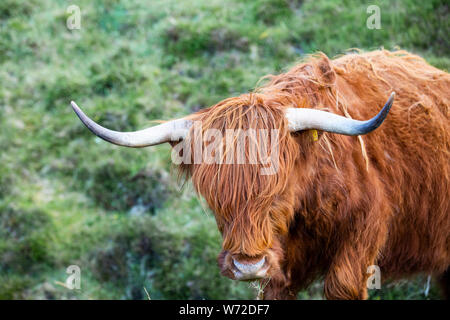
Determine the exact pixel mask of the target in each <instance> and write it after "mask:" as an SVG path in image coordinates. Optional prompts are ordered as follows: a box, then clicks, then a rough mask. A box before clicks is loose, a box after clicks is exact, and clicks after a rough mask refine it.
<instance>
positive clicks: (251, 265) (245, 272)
mask: <svg viewBox="0 0 450 320" xmlns="http://www.w3.org/2000/svg"><path fill="white" fill-rule="evenodd" d="M232 261H233V265H232V266H231V272H232V273H233V275H234V278H235V279H236V280H255V279H261V278H264V277H266V275H267V271H268V269H269V266H268V264H267V263H266V258H265V257H263V258H262V259H261V260H259V261H256V262H244V261H238V260H237V259H235V258H233V259H232Z"/></svg>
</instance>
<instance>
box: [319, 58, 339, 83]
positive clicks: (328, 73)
mask: <svg viewBox="0 0 450 320" xmlns="http://www.w3.org/2000/svg"><path fill="white" fill-rule="evenodd" d="M314 73H315V76H316V77H317V80H319V83H320V84H322V85H324V86H333V85H334V84H335V83H336V72H335V71H334V68H333V62H332V61H330V59H328V57H327V56H326V55H325V54H323V53H321V54H320V55H319V57H318V58H317V60H316V63H315V64H314Z"/></svg>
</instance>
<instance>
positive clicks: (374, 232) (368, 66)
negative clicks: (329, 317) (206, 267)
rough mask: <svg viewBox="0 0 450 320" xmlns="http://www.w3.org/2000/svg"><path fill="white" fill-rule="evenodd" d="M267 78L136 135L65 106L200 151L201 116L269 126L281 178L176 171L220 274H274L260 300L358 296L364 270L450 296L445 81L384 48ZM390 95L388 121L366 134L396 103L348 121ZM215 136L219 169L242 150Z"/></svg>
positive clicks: (212, 168) (206, 169)
mask: <svg viewBox="0 0 450 320" xmlns="http://www.w3.org/2000/svg"><path fill="white" fill-rule="evenodd" d="M268 78H269V81H268V83H267V84H266V85H264V86H263V87H261V88H259V89H258V90H256V91H255V92H253V93H249V94H244V95H241V96H239V97H235V98H230V99H226V100H224V101H222V102H220V103H218V104H217V105H215V106H213V107H210V108H208V109H205V110H201V111H199V112H197V113H195V114H193V115H191V116H189V117H187V118H184V119H179V120H174V121H169V122H166V123H164V124H161V125H159V126H156V127H153V128H149V129H146V130H143V131H138V132H133V133H119V132H115V131H111V130H108V129H105V128H103V127H101V126H99V125H97V124H96V123H94V122H93V121H92V120H90V119H89V118H87V116H86V115H84V114H83V113H82V111H81V110H80V109H79V108H78V107H77V106H76V105H75V104H74V103H72V105H73V107H74V109H75V111H76V112H77V114H78V116H79V117H80V119H81V120H82V121H83V122H84V123H85V124H86V125H87V126H88V127H89V128H90V129H91V130H92V131H93V132H94V133H95V134H97V135H98V136H100V137H102V138H103V139H105V140H107V141H110V142H112V143H115V144H119V145H125V146H129V147H144V146H148V145H154V144H158V143H162V142H172V144H173V145H175V143H174V141H178V140H180V139H182V138H184V145H188V144H191V143H192V144H193V145H194V144H195V143H197V142H198V137H197V136H196V135H195V134H194V131H195V130H194V129H192V128H193V126H192V123H193V122H192V121H196V120H198V121H201V124H202V128H201V131H200V132H201V133H206V131H207V130H208V129H216V131H218V132H219V133H225V132H226V130H227V129H242V130H245V129H267V130H269V129H271V131H270V134H268V135H267V137H269V138H268V141H270V142H272V141H275V142H276V146H277V147H278V150H279V152H278V153H273V152H271V153H270V154H269V153H268V154H266V156H268V155H273V154H275V155H276V156H277V158H276V162H277V166H276V173H275V174H261V171H260V170H261V168H263V167H267V163H250V162H246V163H241V164H235V163H225V162H224V161H222V162H221V161H218V162H213V163H210V162H208V163H206V162H204V161H203V162H201V161H200V162H198V161H197V163H193V162H195V161H187V162H186V161H185V162H184V163H181V164H180V166H179V167H180V169H181V172H182V173H184V174H186V175H187V176H190V177H191V178H192V182H193V184H194V186H195V188H196V190H197V191H198V192H199V193H200V194H201V195H202V196H203V197H204V198H205V199H206V201H207V202H208V204H209V206H210V207H211V209H212V210H213V211H214V213H215V217H216V221H217V225H218V227H219V229H220V232H221V233H222V236H223V251H222V252H221V253H220V255H219V258H218V262H219V266H220V268H221V271H222V274H224V275H225V276H227V277H230V278H232V279H238V280H251V279H258V278H259V279H261V278H262V279H264V278H266V279H270V281H268V284H267V286H266V287H265V293H264V298H267V299H290V298H295V297H296V294H297V292H298V291H299V290H300V289H302V288H305V287H306V286H308V285H309V284H310V283H311V282H312V281H313V280H314V279H316V278H318V277H324V293H325V296H326V298H329V299H365V298H366V297H367V284H366V282H367V279H368V277H369V275H370V273H368V267H369V266H371V265H378V266H379V267H380V270H381V275H382V278H383V279H395V278H399V277H405V276H410V275H414V274H417V273H426V274H433V275H435V276H436V277H437V278H439V279H440V282H441V284H442V286H443V288H444V291H446V294H447V297H448V295H449V294H450V292H449V291H450V268H449V267H450V200H449V190H450V165H449V159H450V158H449V155H450V125H449V102H450V100H449V99H450V94H449V92H450V75H449V74H448V73H445V72H443V71H440V70H438V69H436V68H434V67H432V66H430V65H428V64H427V63H426V62H425V61H424V60H423V59H422V58H420V57H418V56H415V55H412V54H410V53H408V52H405V51H397V52H389V51H384V50H382V51H374V52H370V53H364V54H349V55H344V56H342V57H339V58H337V59H335V60H329V59H328V58H327V57H326V56H325V55H324V54H317V55H315V56H311V57H309V58H308V59H307V60H306V61H305V62H304V63H301V64H299V65H297V66H295V67H294V68H292V69H291V70H289V71H288V72H286V73H284V74H281V75H278V76H270V77H268ZM393 91H395V92H396V94H397V95H396V100H395V103H394V105H393V107H392V110H391V111H390V113H389V115H388V116H387V118H386V121H385V123H384V124H383V125H382V126H381V127H380V128H379V129H378V130H375V131H373V132H372V133H370V134H368V135H365V136H364V137H362V136H361V135H362V134H366V133H368V132H370V131H372V130H374V129H375V128H376V127H378V126H379V125H380V124H381V122H382V121H383V119H384V117H385V116H386V114H387V112H388V111H389V108H390V106H391V104H392V98H391V99H390V100H389V101H388V103H387V104H386V106H385V108H383V110H382V111H381V112H380V113H379V114H378V115H377V116H376V117H374V118H372V119H371V120H369V121H366V122H362V121H356V120H351V119H350V118H353V119H368V118H370V117H372V116H374V115H375V114H377V112H378V111H379V108H380V106H381V105H383V103H384V102H385V99H386V97H387V96H388V95H389V94H390V93H391V92H393ZM392 97H393V96H392ZM319 109H321V110H326V111H328V112H325V111H319ZM337 115H340V116H337ZM189 128H190V129H189ZM188 129H189V131H188V133H186V132H187V130H188ZM272 129H274V130H272ZM261 135H262V133H260V134H259V136H261ZM275 135H276V136H275ZM219 137H221V136H220V135H219ZM215 139H216V138H215ZM215 139H214V140H215ZM220 139H222V141H216V142H222V144H219V146H221V147H219V148H218V149H217V148H216V150H215V152H213V153H212V155H213V156H214V157H216V158H218V159H219V160H224V157H225V154H227V153H228V151H230V150H232V149H233V148H235V147H241V146H239V145H237V141H238V140H239V139H232V140H227V139H225V138H223V136H222V138H219V140H220ZM212 141H213V140H212V139H211V140H208V141H206V142H205V141H202V142H201V143H202V149H201V150H205V149H206V148H207V147H208V146H209V145H210V143H212ZM258 141H262V140H258ZM268 141H266V144H267V143H268ZM186 142H187V144H186ZM249 145H250V144H249ZM221 148H223V149H221ZM221 151H225V152H223V153H222V152H221ZM244 151H245V152H244V156H245V159H246V160H249V159H248V157H249V155H250V153H249V149H248V147H246V146H245V148H244ZM177 152H178V151H177ZM182 152H183V153H184V152H185V151H184V149H183V151H182ZM179 155H180V154H179ZM189 157H190V158H189V159H190V160H192V158H193V157H194V156H192V155H190V156H189ZM245 159H244V160H245ZM189 162H190V163H189ZM192 163H193V164H192Z"/></svg>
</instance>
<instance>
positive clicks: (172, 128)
mask: <svg viewBox="0 0 450 320" xmlns="http://www.w3.org/2000/svg"><path fill="white" fill-rule="evenodd" d="M70 104H71V105H72V108H73V110H74V111H75V113H76V114H77V116H78V118H80V120H81V121H82V122H83V123H84V124H85V126H86V127H88V129H89V130H91V131H92V132H93V133H94V134H95V135H96V136H98V137H100V138H102V139H103V140H106V141H108V142H111V143H114V144H117V145H119V146H124V147H131V148H143V147H148V146H154V145H157V144H161V143H164V142H170V141H180V140H182V139H183V138H184V137H185V136H186V134H187V132H188V130H189V128H190V127H191V125H192V121H191V120H187V119H184V118H182V119H177V120H172V121H168V122H165V123H162V124H160V125H157V126H154V127H150V128H147V129H144V130H139V131H134V132H119V131H113V130H109V129H106V128H104V127H102V126H101V125H99V124H97V123H96V122H95V121H93V120H92V119H90V118H89V117H88V116H87V115H86V114H84V112H83V111H82V110H81V109H80V108H79V107H78V106H77V104H76V103H75V102H73V101H72V102H71V103H70Z"/></svg>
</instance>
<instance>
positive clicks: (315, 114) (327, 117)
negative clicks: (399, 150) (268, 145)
mask: <svg viewBox="0 0 450 320" xmlns="http://www.w3.org/2000/svg"><path fill="white" fill-rule="evenodd" d="M394 97H395V92H392V93H391V96H390V97H389V99H388V101H387V102H386V104H385V105H384V107H383V109H381V111H380V112H379V113H378V114H377V115H376V116H375V117H373V118H372V119H369V120H367V121H359V120H353V119H349V118H346V117H343V116H339V115H336V114H333V113H330V112H326V111H321V110H315V109H307V108H288V109H286V112H285V115H286V118H287V119H288V122H289V130H290V131H300V130H307V129H318V130H323V131H328V132H334V133H340V134H345V135H348V136H357V135H361V134H366V133H369V132H371V131H373V130H375V129H376V128H378V127H379V126H380V125H381V124H382V123H383V121H384V119H385V118H386V116H387V114H388V112H389V110H390V109H391V106H392V103H393V102H394Z"/></svg>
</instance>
